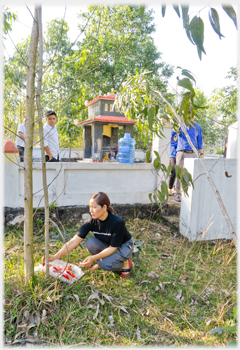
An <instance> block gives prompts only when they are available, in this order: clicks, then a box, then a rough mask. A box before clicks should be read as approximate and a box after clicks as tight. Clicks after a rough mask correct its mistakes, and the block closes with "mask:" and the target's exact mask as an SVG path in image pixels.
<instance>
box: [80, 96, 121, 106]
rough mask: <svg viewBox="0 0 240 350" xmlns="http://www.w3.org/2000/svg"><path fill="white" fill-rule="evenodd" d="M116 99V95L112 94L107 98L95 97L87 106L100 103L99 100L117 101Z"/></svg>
mask: <svg viewBox="0 0 240 350" xmlns="http://www.w3.org/2000/svg"><path fill="white" fill-rule="evenodd" d="M115 98H116V95H114V94H110V95H107V96H98V97H95V98H94V99H93V100H92V101H90V102H88V103H87V104H86V106H87V107H88V106H91V105H92V104H93V103H95V102H97V101H99V100H115Z"/></svg>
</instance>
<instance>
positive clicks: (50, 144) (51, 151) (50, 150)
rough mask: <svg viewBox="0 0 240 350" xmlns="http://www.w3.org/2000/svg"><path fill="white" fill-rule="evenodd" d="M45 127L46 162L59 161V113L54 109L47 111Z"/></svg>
mask: <svg viewBox="0 0 240 350" xmlns="http://www.w3.org/2000/svg"><path fill="white" fill-rule="evenodd" d="M45 119H46V123H45V124H44V127H43V134H44V147H45V157H46V162H59V141H58V132H57V128H56V125H55V124H56V122H57V115H56V113H55V112H54V111H47V112H46V118H45Z"/></svg>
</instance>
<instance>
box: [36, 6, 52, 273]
mask: <svg viewBox="0 0 240 350" xmlns="http://www.w3.org/2000/svg"><path fill="white" fill-rule="evenodd" d="M38 34H39V63H38V84H37V92H36V102H37V109H38V124H39V136H40V145H41V154H42V183H43V192H44V213H45V221H44V222H45V258H46V275H47V276H48V275H49V200H48V185H47V172H46V161H45V152H44V134H43V124H42V106H41V98H40V96H41V95H40V93H41V87H42V75H43V33H42V7H41V6H39V7H38Z"/></svg>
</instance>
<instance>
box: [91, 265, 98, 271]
mask: <svg viewBox="0 0 240 350" xmlns="http://www.w3.org/2000/svg"><path fill="white" fill-rule="evenodd" d="M98 269H99V266H98V264H95V265H93V266H92V267H90V269H89V271H95V270H98Z"/></svg>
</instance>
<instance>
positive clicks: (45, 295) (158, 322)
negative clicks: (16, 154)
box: [4, 219, 237, 346]
mask: <svg viewBox="0 0 240 350" xmlns="http://www.w3.org/2000/svg"><path fill="white" fill-rule="evenodd" d="M127 227H128V229H129V231H130V232H131V234H132V236H133V238H134V240H136V241H141V242H144V244H143V245H142V246H140V248H139V251H140V254H139V256H140V260H141V262H140V264H138V261H137V259H136V256H134V255H133V263H134V267H133V268H132V271H131V275H130V277H129V278H127V279H121V278H120V277H119V276H118V275H117V274H115V273H113V272H106V271H102V270H97V271H93V272H89V271H88V270H87V269H84V272H85V275H84V276H83V277H82V278H81V279H80V280H79V281H78V282H77V283H74V284H72V285H67V284H65V283H64V282H61V281H59V280H55V279H54V278H52V277H46V276H45V275H44V276H43V277H41V276H36V277H35V278H34V279H33V281H32V282H31V283H30V284H28V283H26V281H25V278H24V251H23V231H22V230H21V229H14V230H13V231H8V232H6V233H5V237H4V239H5V260H4V264H5V269H4V274H5V276H4V279H5V289H4V337H5V339H4V344H5V345H11V346H14V345H15V346H19V345H24V344H27V343H31V345H37V346H39V345H40V344H41V345H45V346H70V345H72V346H165V345H174V346H199V345H205V346H224V345H226V344H228V343H229V342H230V341H236V332H233V333H230V332H226V331H223V332H222V334H218V333H214V334H209V331H211V330H212V329H214V328H218V327H231V326H233V325H235V324H236V320H235V319H234V317H233V308H234V306H236V291H237V281H236V280H237V272H236V265H237V253H236V249H235V247H234V245H233V244H232V243H231V242H229V241H228V242H227V241H224V240H218V241H215V243H213V242H211V241H209V242H207V241H206V242H189V241H188V240H187V239H185V238H184V237H182V236H177V235H174V234H172V233H171V227H169V226H166V225H165V224H164V223H163V222H150V221H146V220H139V219H135V220H131V221H128V222H127ZM75 233H76V229H75V228H72V229H65V230H64V233H63V234H64V238H65V239H66V241H67V240H69V239H70V238H71V237H72V236H74V235H75ZM50 237H51V239H50V253H55V252H56V251H58V249H59V248H60V247H61V246H62V242H63V239H62V237H61V235H59V232H58V231H57V230H55V231H54V228H53V229H52V231H51V233H50ZM43 254H44V234H43V232H41V231H38V232H35V233H34V261H35V265H38V264H39V263H40V260H41V257H42V256H43ZM87 255H88V252H87V251H86V249H85V248H84V246H83V245H82V246H79V247H77V248H76V249H75V250H74V251H73V252H72V253H71V254H70V255H69V257H67V256H66V257H64V258H63V260H65V261H67V259H69V262H71V263H74V264H76V265H77V264H78V262H80V261H82V260H83V259H84V258H85V257H86V256H87Z"/></svg>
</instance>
